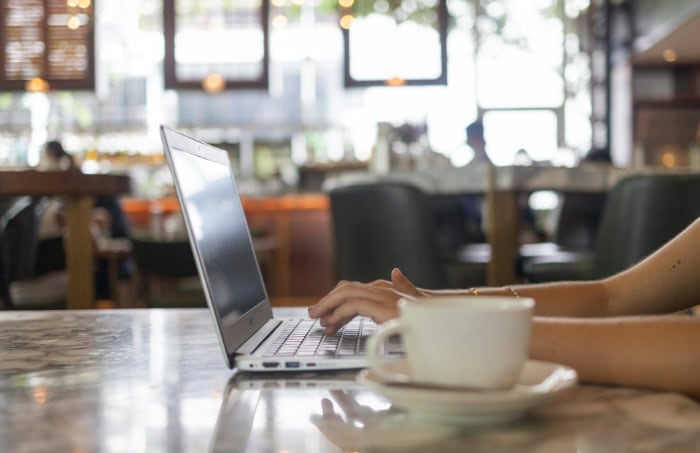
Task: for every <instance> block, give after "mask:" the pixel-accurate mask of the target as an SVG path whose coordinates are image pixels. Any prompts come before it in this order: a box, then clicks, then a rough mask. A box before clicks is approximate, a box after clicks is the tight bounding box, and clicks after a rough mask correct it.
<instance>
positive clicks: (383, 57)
mask: <svg viewBox="0 0 700 453" xmlns="http://www.w3.org/2000/svg"><path fill="white" fill-rule="evenodd" d="M340 3H341V5H346V6H343V7H342V8H341V19H340V25H341V27H342V28H343V41H344V60H345V61H344V66H345V68H344V72H345V86H347V87H353V86H377V85H396V86H404V85H446V84H447V45H446V40H447V7H446V3H445V0H403V1H399V2H388V1H386V0H377V1H374V0H355V1H352V0H343V1H341V2H340Z"/></svg>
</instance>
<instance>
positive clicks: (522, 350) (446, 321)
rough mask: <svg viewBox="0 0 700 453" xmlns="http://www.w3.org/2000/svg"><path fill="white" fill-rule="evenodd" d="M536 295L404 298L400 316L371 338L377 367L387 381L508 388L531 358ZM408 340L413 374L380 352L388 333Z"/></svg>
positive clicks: (373, 363) (373, 365) (371, 356)
mask: <svg viewBox="0 0 700 453" xmlns="http://www.w3.org/2000/svg"><path fill="white" fill-rule="evenodd" d="M534 304H535V302H534V300H533V299H530V298H516V297H496V296H449V297H429V298H420V299H401V300H400V301H399V317H398V318H397V319H393V320H391V321H388V322H386V323H384V324H382V325H381V326H380V327H379V328H378V329H377V331H376V333H375V334H374V335H372V336H371V337H370V339H369V341H368V344H367V355H368V359H369V366H370V368H371V369H372V372H374V373H376V374H377V375H378V376H379V377H380V378H381V379H383V380H385V381H394V382H395V381H399V382H410V383H417V384H427V385H438V386H449V387H468V388H479V389H508V388H511V387H512V386H513V385H515V383H516V382H517V379H518V375H519V373H520V370H521V368H522V367H523V365H524V364H525V361H526V360H527V354H528V346H529V342H530V328H531V320H532V311H533V307H534ZM396 334H399V335H400V336H401V338H402V340H403V345H404V350H405V353H406V360H407V362H408V365H409V366H410V369H411V375H410V376H409V375H406V374H401V373H398V372H396V371H394V369H395V368H396V367H390V366H389V364H390V361H389V360H388V359H386V358H384V357H382V356H381V355H380V353H379V349H380V348H379V346H380V345H382V344H383V343H384V341H385V340H386V339H387V337H389V336H392V335H396Z"/></svg>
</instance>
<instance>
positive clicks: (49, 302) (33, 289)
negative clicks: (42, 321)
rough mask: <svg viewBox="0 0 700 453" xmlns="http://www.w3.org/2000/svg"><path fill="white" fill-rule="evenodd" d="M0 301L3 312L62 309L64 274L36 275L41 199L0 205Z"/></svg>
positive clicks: (15, 199) (7, 200)
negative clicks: (11, 310)
mask: <svg viewBox="0 0 700 453" xmlns="http://www.w3.org/2000/svg"><path fill="white" fill-rule="evenodd" d="M0 205H1V207H0V254H1V255H0V298H1V299H2V301H1V302H2V306H3V308H6V309H40V308H44V309H52V308H63V307H65V299H66V293H67V286H68V284H67V277H66V274H65V272H48V273H45V274H38V273H37V266H36V264H37V251H38V246H39V236H38V234H39V220H40V217H41V213H42V210H43V207H44V199H41V198H38V199H35V198H32V197H28V196H23V197H15V198H8V199H4V200H2V202H1V203H0Z"/></svg>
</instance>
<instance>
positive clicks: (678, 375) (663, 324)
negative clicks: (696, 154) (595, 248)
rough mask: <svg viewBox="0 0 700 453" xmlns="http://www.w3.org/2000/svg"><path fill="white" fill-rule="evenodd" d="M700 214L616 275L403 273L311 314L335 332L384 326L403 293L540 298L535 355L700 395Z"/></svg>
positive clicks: (343, 294) (325, 302)
mask: <svg viewBox="0 0 700 453" xmlns="http://www.w3.org/2000/svg"><path fill="white" fill-rule="evenodd" d="M698 244H700V219H698V220H696V221H695V222H694V223H692V224H691V225H690V226H689V227H687V228H686V229H685V230H684V231H683V232H681V233H680V234H679V235H678V236H676V237H675V238H674V239H672V240H671V241H669V242H668V243H667V244H666V245H665V246H663V247H661V248H660V249H659V250H657V251H656V252H655V253H653V254H652V255H650V256H649V257H647V258H646V259H645V260H643V261H641V262H640V263H638V264H637V265H635V266H633V267H632V268H630V269H627V270H625V271H623V272H621V273H619V274H616V275H613V276H612V277H608V278H604V279H600V280H593V281H583V282H555V283H544V284H530V285H518V286H506V287H501V288H496V287H492V288H471V289H464V290H437V291H429V290H425V289H421V288H417V287H416V286H415V285H413V283H412V282H411V281H410V280H409V279H408V278H407V277H406V276H404V275H403V274H402V273H401V271H400V270H399V269H394V270H393V271H392V273H391V279H390V280H378V281H375V282H371V283H358V282H340V283H338V285H337V286H336V287H335V288H334V289H333V290H332V291H331V292H330V293H329V294H328V295H326V296H325V297H324V298H322V299H321V300H320V301H319V302H318V303H316V304H315V305H313V306H311V307H309V315H310V316H311V317H312V318H317V319H320V322H321V325H322V326H324V328H325V331H326V333H327V334H331V333H333V332H335V331H337V329H338V328H339V327H340V326H342V325H344V324H345V323H346V322H348V321H349V320H350V319H352V318H353V317H355V316H358V315H361V316H369V317H370V318H372V319H373V320H374V321H376V322H379V323H382V322H384V321H387V320H389V319H391V318H395V317H396V316H397V315H398V308H397V303H398V301H399V300H400V299H401V298H403V297H408V298H420V297H423V296H427V295H433V296H434V295H456V294H457V295H464V296H465V303H468V297H469V296H473V295H500V296H513V297H531V298H533V299H534V300H535V317H534V319H533V330H532V338H531V341H530V357H531V358H533V359H537V360H544V361H550V362H555V363H561V364H565V365H569V366H571V367H573V368H574V369H576V370H577V372H578V373H579V377H580V379H581V381H582V382H586V383H592V384H608V385H623V386H632V387H643V388H652V389H659V390H670V391H677V392H683V393H686V394H688V395H692V396H694V397H696V398H700V378H699V377H700V318H698V316H697V314H694V310H693V307H695V309H697V307H696V306H697V305H698V304H700V278H698V274H697V270H698V269H700V246H699V245H698Z"/></svg>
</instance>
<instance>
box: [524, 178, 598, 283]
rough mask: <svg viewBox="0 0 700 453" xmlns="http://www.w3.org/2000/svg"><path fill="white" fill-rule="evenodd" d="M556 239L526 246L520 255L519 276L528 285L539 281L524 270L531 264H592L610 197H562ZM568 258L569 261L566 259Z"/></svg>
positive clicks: (593, 194) (536, 276)
mask: <svg viewBox="0 0 700 453" xmlns="http://www.w3.org/2000/svg"><path fill="white" fill-rule="evenodd" d="M562 198H563V201H562V204H561V209H560V210H559V212H558V214H557V215H558V218H557V225H556V228H555V231H554V238H553V241H551V242H538V243H532V244H523V245H521V246H520V249H519V255H518V263H517V266H518V272H519V273H520V275H521V276H523V277H524V278H525V279H526V280H527V281H537V279H538V278H541V277H540V276H538V275H529V274H528V272H526V271H525V270H524V269H525V268H528V269H529V268H530V267H529V265H528V263H529V262H531V261H532V260H538V261H539V262H543V261H545V260H552V259H554V260H565V261H571V262H580V263H588V264H590V260H591V259H592V257H593V248H594V247H595V238H596V234H597V232H598V227H599V225H600V219H601V217H602V215H603V208H604V207H605V201H606V198H607V193H581V192H575V193H565V194H562ZM565 257H566V258H565Z"/></svg>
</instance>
